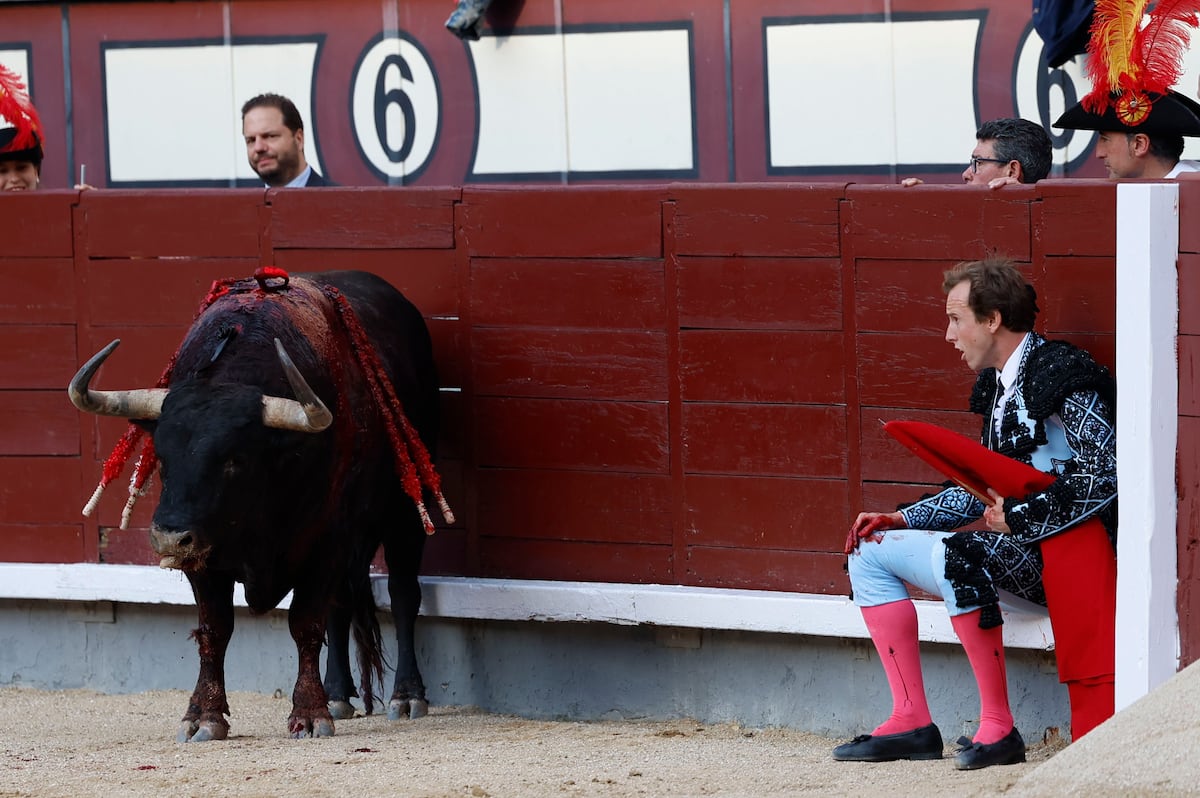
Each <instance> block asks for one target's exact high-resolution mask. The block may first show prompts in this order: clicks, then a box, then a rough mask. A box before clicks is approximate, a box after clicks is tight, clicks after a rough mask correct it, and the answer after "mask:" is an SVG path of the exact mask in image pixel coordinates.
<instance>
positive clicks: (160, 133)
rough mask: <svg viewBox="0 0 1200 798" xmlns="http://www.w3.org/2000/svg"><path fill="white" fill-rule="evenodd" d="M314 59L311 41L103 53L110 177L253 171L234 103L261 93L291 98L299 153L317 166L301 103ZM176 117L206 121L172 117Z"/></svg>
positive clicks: (307, 101)
mask: <svg viewBox="0 0 1200 798" xmlns="http://www.w3.org/2000/svg"><path fill="white" fill-rule="evenodd" d="M316 56H317V45H316V43H315V42H294V43H286V44H247V45H232V46H225V45H196V46H183V47H133V48H111V49H108V50H106V51H105V53H104V68H105V91H106V97H107V101H108V106H107V109H106V112H107V118H108V163H109V169H110V171H111V179H112V181H113V182H114V183H121V182H125V181H149V180H229V179H230V178H233V177H238V178H253V177H254V172H253V171H251V169H250V166H249V164H248V163H247V161H246V148H245V146H244V144H243V142H242V123H241V107H242V103H244V102H245V101H246V100H248V99H250V98H251V97H253V96H254V95H256V94H260V93H262V92H267V91H270V92H275V93H276V94H282V95H284V96H286V97H288V98H289V99H290V100H291V101H292V102H294V103H295V104H296V108H297V109H298V110H299V111H300V115H301V117H302V118H303V119H304V124H305V148H304V154H305V157H306V158H307V159H308V162H309V164H311V165H312V166H313V168H314V169H317V170H318V171H320V169H321V166H320V163H319V161H318V159H317V157H316V153H317V141H316V131H315V130H314V129H313V119H312V107H311V96H312V87H313V81H314V69H315V66H316ZM156 98H157V99H156ZM168 98H174V99H175V100H176V101H178V102H167V99H168ZM180 102H182V103H183V104H182V105H180ZM181 109H186V114H184V110H181ZM179 114H184V117H183V118H184V119H186V118H192V119H195V120H208V124H203V123H200V122H197V123H195V124H180V123H179V121H180V117H179ZM214 131H219V132H218V133H216V134H214Z"/></svg>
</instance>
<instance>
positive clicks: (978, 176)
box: [900, 118, 1054, 189]
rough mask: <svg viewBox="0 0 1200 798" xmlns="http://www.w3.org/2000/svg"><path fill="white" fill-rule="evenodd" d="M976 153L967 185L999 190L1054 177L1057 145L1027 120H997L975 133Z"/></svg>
mask: <svg viewBox="0 0 1200 798" xmlns="http://www.w3.org/2000/svg"><path fill="white" fill-rule="evenodd" d="M975 138H976V142H975V149H974V150H973V151H972V152H971V158H970V161H968V163H967V168H966V169H964V170H963V173H962V179H963V182H964V183H970V184H972V185H976V184H978V185H986V186H987V187H988V188H991V189H997V188H1000V187H1001V186H1007V185H1010V184H1012V183H1036V182H1037V181H1039V180H1041V179H1042V178H1044V177H1045V176H1046V175H1048V174H1050V160H1051V154H1052V153H1053V149H1054V148H1053V145H1052V144H1051V143H1050V136H1048V135H1047V134H1046V131H1045V130H1044V129H1043V128H1042V126H1041V125H1037V124H1034V123H1033V122H1030V121H1029V120H1027V119H1007V118H1005V119H993V120H992V121H990V122H984V123H983V125H981V126H980V128H979V130H977V131H975ZM921 183H922V181H921V179H920V178H916V177H908V178H905V179H904V180H902V181H900V185H902V186H919V185H921Z"/></svg>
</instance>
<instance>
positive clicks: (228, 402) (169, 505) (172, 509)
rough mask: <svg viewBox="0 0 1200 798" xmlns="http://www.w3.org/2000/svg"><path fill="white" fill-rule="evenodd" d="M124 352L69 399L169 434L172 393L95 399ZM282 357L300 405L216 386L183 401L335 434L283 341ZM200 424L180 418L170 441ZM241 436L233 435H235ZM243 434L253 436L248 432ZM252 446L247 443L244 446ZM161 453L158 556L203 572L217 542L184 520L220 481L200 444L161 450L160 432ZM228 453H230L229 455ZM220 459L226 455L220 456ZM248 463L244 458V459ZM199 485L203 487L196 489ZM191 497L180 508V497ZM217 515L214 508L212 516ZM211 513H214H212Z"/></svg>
mask: <svg viewBox="0 0 1200 798" xmlns="http://www.w3.org/2000/svg"><path fill="white" fill-rule="evenodd" d="M118 344H120V340H119V339H118V340H115V341H113V342H112V343H110V344H109V345H108V346H106V347H104V349H102V350H100V351H99V352H98V353H96V354H95V355H94V356H92V358H91V359H90V360H88V362H87V363H85V364H84V366H83V367H82V368H81V369H80V370H79V372H78V373H77V374H76V375H75V377H74V379H72V380H71V384H70V386H69V387H68V389H67V391H68V393H69V395H70V397H71V402H72V404H74V405H75V407H77V408H78V409H80V410H82V411H84V412H87V413H94V414H97V415H104V416H117V417H121V418H128V419H130V420H131V421H135V422H138V423H142V424H144V425H146V426H151V425H153V426H154V427H155V428H156V429H161V425H160V423H159V419H160V417H162V421H163V423H165V422H166V421H167V417H168V416H171V415H172V413H171V411H170V407H171V405H172V404H173V403H174V404H176V405H178V402H175V398H176V397H174V396H173V395H172V398H171V399H170V400H168V398H167V397H168V389H165V388H149V389H139V390H131V391H94V390H92V389H91V388H90V387H89V386H90V383H91V380H92V378H93V376H94V375H95V373H96V371H97V370H99V368H100V366H101V365H102V364H103V363H104V361H105V360H106V359H107V358H108V356H109V355H111V354H112V352H113V350H114V349H116V347H117V346H118ZM275 350H276V354H277V355H278V357H279V361H280V363H281V364H282V366H283V370H284V373H285V375H286V376H287V379H288V382H289V383H290V384H291V386H292V390H293V391H294V392H295V394H296V397H297V399H285V398H282V397H276V396H264V395H262V393H261V391H258V390H257V388H255V387H253V386H240V385H232V386H231V385H213V386H206V387H202V388H201V389H199V390H196V389H194V388H187V389H185V388H180V389H179V390H181V391H184V393H183V394H181V395H180V396H179V397H178V398H179V399H180V400H182V401H184V402H185V404H186V403H189V402H193V401H196V400H197V399H199V400H200V401H208V402H212V403H214V404H215V405H216V406H218V407H223V408H225V409H227V410H232V409H233V408H235V407H237V408H238V412H236V413H235V414H234V415H237V416H238V417H239V418H241V419H244V421H245V423H247V424H249V423H251V421H252V419H253V417H254V415H257V414H258V413H259V412H260V411H259V410H256V409H255V408H256V407H259V406H260V404H261V425H257V424H255V426H258V428H259V430H260V431H261V430H263V429H264V428H266V429H279V430H292V431H296V432H308V433H317V432H321V431H322V430H324V429H326V428H327V427H329V425H330V424H331V423H332V422H333V414H332V413H330V411H329V409H328V408H327V407H326V406H325V404H324V403H323V402H322V401H321V399H320V397H318V396H317V394H316V392H315V391H313V390H312V388H311V387H310V386H309V385H308V383H307V381H305V379H304V377H303V376H301V374H300V372H299V370H298V369H297V368H296V366H295V364H294V363H293V362H292V359H291V358H290V357H289V356H288V354H287V352H286V351H285V350H284V348H283V344H282V343H280V341H279V339H275ZM164 403H166V405H167V407H168V413H167V416H164V415H163V407H164ZM196 418H197V416H195V415H192V414H189V413H186V412H185V413H184V414H183V415H182V416H179V417H175V418H174V422H173V423H172V425H171V426H170V427H169V430H172V431H169V432H164V434H168V435H172V436H174V437H175V438H178V437H179V436H180V435H188V434H189V433H188V432H187V430H186V429H184V430H182V431H181V430H180V427H181V423H180V422H183V425H182V426H184V427H186V426H187V423H188V422H187V421H186V420H187V419H191V420H193V421H194V420H195V419H196ZM229 432H230V433H231V434H233V432H234V431H233V430H230V431H229ZM197 434H201V438H202V440H203V442H204V443H205V444H206V445H208V444H212V445H213V446H215V448H217V449H220V448H222V445H221V444H220V443H219V442H217V441H214V440H213V436H212V435H210V434H208V433H206V432H202V431H197ZM241 434H243V435H244V434H245V431H243V432H242V433H241ZM243 440H244V438H243ZM155 443H156V448H159V450H160V451H159V455H160V458H161V462H162V465H163V468H164V480H163V483H164V491H163V498H162V501H160V503H159V508H158V510H156V512H155V517H154V522H153V523H152V524H151V528H150V541H151V543H152V544H153V546H154V550H155V551H156V552H157V553H158V554H159V555H160V556H161V557H162V561H161V564H162V565H163V566H164V567H171V568H182V569H185V570H190V569H193V568H197V567H201V566H202V564H203V562H204V559H205V557H206V556H207V554H208V551H209V550H210V548H211V546H212V541H211V540H207V539H206V535H205V534H203V532H202V531H201V530H200V529H199V528H197V526H196V525H197V523H199V524H200V525H201V526H203V525H204V523H203V521H200V520H199V519H197V518H195V517H188V516H189V515H190V513H181V512H180V511H179V509H180V507H188V508H190V509H192V510H195V509H197V504H207V502H197V501H195V500H196V499H197V498H198V497H197V496H196V495H195V493H196V490H197V486H199V490H200V491H201V492H205V491H209V492H212V491H216V492H217V493H219V492H220V491H219V489H217V488H216V486H215V484H214V481H213V480H212V479H210V478H208V476H210V475H205V473H204V464H203V463H201V462H193V461H198V460H204V459H205V458H204V457H201V456H199V455H200V452H199V451H198V450H197V449H198V448H203V447H201V446H200V444H197V443H195V442H194V441H193V442H192V443H189V444H187V445H185V446H175V445H169V446H167V447H166V450H165V451H164V450H163V447H161V446H159V445H158V444H159V441H158V432H157V431H156V433H155ZM225 448H228V447H225ZM169 453H171V454H178V455H179V456H180V457H181V458H182V459H181V460H180V461H179V462H178V463H177V466H176V467H178V468H179V469H181V474H185V475H183V476H181V480H182V481H181V483H180V484H179V485H178V486H173V485H170V484H168V483H169V482H173V481H174V480H170V479H169V476H168V475H167V473H166V470H165V469H166V468H167V466H168V465H169V463H168V460H167V455H168V454H169ZM214 454H219V453H216V452H214ZM239 459H240V456H239ZM237 465H238V463H237V462H236V460H235V461H233V462H231V463H227V464H226V465H225V473H226V475H227V476H228V475H230V474H234V473H236V472H237V470H238V468H237ZM189 483H195V484H189ZM172 487H177V488H178V492H177V495H175V496H170V494H172V493H176V492H175V491H172ZM213 495H216V494H215V493H214V494H213ZM181 496H182V497H183V499H182V500H180V497H181ZM210 510H211V508H210ZM206 512H207V511H206Z"/></svg>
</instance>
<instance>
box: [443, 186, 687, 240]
mask: <svg viewBox="0 0 1200 798" xmlns="http://www.w3.org/2000/svg"><path fill="white" fill-rule="evenodd" d="M665 197H666V188H665V187H659V186H647V187H637V188H631V187H629V186H621V187H619V188H610V187H596V186H579V187H570V188H541V187H532V186H524V187H520V188H470V189H464V191H463V196H462V201H463V207H464V214H463V215H464V220H465V221H464V225H463V236H464V237H465V240H466V244H467V247H468V251H469V252H470V254H471V255H472V256H488V255H497V256H503V257H548V258H554V257H560V258H611V257H625V258H630V257H634V258H659V257H662V250H663V248H662V207H661V204H662V201H663V200H664V198H665Z"/></svg>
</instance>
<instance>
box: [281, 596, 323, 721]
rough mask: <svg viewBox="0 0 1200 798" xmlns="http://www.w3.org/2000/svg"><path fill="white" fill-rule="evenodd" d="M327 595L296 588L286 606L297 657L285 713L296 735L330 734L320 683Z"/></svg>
mask: <svg viewBox="0 0 1200 798" xmlns="http://www.w3.org/2000/svg"><path fill="white" fill-rule="evenodd" d="M314 594H316V595H314ZM328 598H329V596H328V594H326V593H324V592H323V591H315V590H303V589H301V588H296V590H295V591H294V592H293V593H292V607H291V609H290V610H288V629H289V630H290V631H291V633H292V640H294V641H295V642H296V654H297V655H298V657H299V660H300V664H299V667H298V669H297V671H296V688H295V690H293V691H292V714H291V716H290V717H288V733H289V734H290V735H291V736H292V737H294V738H296V739H299V738H301V737H332V736H333V716H332V715H331V714H329V707H328V706H327V704H326V702H327V700H328V699H327V696H326V695H325V688H324V687H323V686H322V685H321V643H322V642H323V641H324V639H325V612H326V603H327V601H328Z"/></svg>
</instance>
